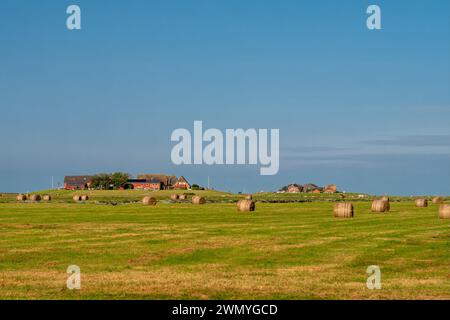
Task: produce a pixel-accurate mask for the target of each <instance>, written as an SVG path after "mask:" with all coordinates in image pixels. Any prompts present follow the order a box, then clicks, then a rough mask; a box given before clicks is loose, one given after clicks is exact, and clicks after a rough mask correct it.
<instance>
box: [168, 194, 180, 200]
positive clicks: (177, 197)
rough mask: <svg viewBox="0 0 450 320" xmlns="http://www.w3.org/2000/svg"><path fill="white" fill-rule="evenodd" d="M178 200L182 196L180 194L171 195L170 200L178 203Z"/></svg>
mask: <svg viewBox="0 0 450 320" xmlns="http://www.w3.org/2000/svg"><path fill="white" fill-rule="evenodd" d="M178 199H180V196H179V195H178V194H171V195H170V200H173V201H177V200H178Z"/></svg>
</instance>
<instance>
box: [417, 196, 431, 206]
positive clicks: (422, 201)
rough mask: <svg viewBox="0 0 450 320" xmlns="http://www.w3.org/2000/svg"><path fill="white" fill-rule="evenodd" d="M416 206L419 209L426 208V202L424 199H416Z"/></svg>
mask: <svg viewBox="0 0 450 320" xmlns="http://www.w3.org/2000/svg"><path fill="white" fill-rule="evenodd" d="M416 206H417V207H419V208H426V207H428V200H427V199H424V198H420V199H416Z"/></svg>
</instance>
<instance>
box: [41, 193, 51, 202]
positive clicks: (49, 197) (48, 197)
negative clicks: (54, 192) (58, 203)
mask: <svg viewBox="0 0 450 320" xmlns="http://www.w3.org/2000/svg"><path fill="white" fill-rule="evenodd" d="M42 200H44V201H52V197H51V196H50V195H49V194H45V195H43V196H42Z"/></svg>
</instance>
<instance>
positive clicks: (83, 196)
mask: <svg viewBox="0 0 450 320" xmlns="http://www.w3.org/2000/svg"><path fill="white" fill-rule="evenodd" d="M88 200H89V196H88V195H86V194H84V195H82V196H81V201H88Z"/></svg>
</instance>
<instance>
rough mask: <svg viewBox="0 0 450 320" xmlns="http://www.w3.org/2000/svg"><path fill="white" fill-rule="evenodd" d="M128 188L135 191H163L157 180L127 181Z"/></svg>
mask: <svg viewBox="0 0 450 320" xmlns="http://www.w3.org/2000/svg"><path fill="white" fill-rule="evenodd" d="M128 186H129V187H130V189H136V190H161V189H163V187H162V183H161V181H160V180H157V179H150V180H147V179H129V180H128Z"/></svg>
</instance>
